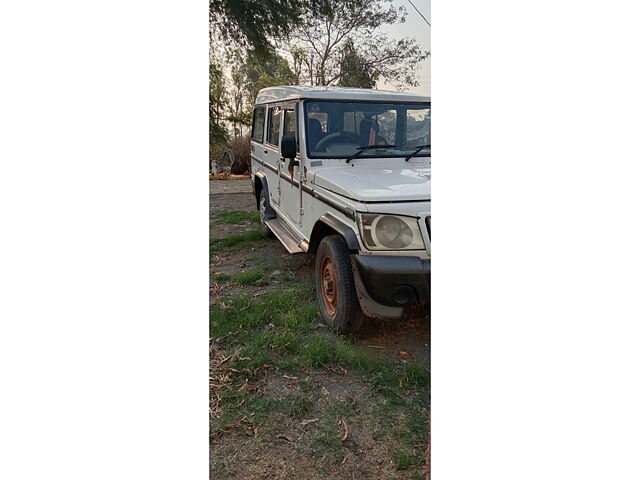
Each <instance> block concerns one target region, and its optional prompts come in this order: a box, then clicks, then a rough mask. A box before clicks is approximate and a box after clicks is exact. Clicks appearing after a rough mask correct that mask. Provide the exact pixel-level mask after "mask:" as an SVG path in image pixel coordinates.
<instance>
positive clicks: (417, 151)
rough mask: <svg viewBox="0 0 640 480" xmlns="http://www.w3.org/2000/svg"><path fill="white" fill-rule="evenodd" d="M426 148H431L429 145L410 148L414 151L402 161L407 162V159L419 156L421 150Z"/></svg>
mask: <svg viewBox="0 0 640 480" xmlns="http://www.w3.org/2000/svg"><path fill="white" fill-rule="evenodd" d="M427 147H431V145H418V146H416V147H412V148H415V149H416V151H415V152H412V153H410V154H409V155H407V158H405V159H404V161H405V162H408V161H409V159H411V158H413V157H415V156H416V155H417V154H419V153H420V150H422V149H423V148H427ZM429 156H431V154H429Z"/></svg>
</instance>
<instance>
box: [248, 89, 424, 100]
mask: <svg viewBox="0 0 640 480" xmlns="http://www.w3.org/2000/svg"><path fill="white" fill-rule="evenodd" d="M302 98H317V99H323V100H370V101H377V102H381V101H382V102H429V101H431V97H428V96H426V95H418V94H415V93H402V92H391V91H388V90H374V89H371V88H348V87H301V86H291V85H283V86H280V87H268V88H263V89H262V90H260V91H259V92H258V97H257V98H256V105H259V104H262V103H271V102H283V101H287V100H299V99H302Z"/></svg>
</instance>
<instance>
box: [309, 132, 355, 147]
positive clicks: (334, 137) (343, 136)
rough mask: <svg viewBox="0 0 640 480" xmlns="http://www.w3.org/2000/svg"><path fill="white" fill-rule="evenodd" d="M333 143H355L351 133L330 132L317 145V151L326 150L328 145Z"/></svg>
mask: <svg viewBox="0 0 640 480" xmlns="http://www.w3.org/2000/svg"><path fill="white" fill-rule="evenodd" d="M333 143H354V141H353V138H352V137H351V135H350V134H348V133H345V132H336V133H330V134H329V135H327V136H326V137H324V138H323V139H322V140H320V141H319V142H318V144H317V145H316V148H315V150H316V152H324V151H326V150H327V147H328V146H329V145H331V144H333Z"/></svg>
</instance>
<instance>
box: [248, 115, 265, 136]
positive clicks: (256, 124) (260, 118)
mask: <svg viewBox="0 0 640 480" xmlns="http://www.w3.org/2000/svg"><path fill="white" fill-rule="evenodd" d="M264 110H265V108H264V107H256V108H255V109H254V110H253V128H252V130H251V139H252V140H255V141H256V142H260V143H262V140H263V139H264Z"/></svg>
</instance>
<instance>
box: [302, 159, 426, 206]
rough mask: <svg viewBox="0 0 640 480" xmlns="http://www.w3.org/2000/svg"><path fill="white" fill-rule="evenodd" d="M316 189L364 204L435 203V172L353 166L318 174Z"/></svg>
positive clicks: (418, 169)
mask: <svg viewBox="0 0 640 480" xmlns="http://www.w3.org/2000/svg"><path fill="white" fill-rule="evenodd" d="M313 183H314V184H315V185H317V186H319V187H322V188H325V189H327V190H330V191H332V192H334V193H337V194H339V195H342V196H344V197H348V198H351V199H353V200H359V201H361V202H402V201H415V200H430V199H431V168H428V167H415V166H411V165H405V166H397V167H396V166H392V167H389V166H384V167H381V166H363V165H359V166H353V167H343V166H341V167H336V168H327V169H322V170H320V171H317V172H316V174H315V178H314V182H313Z"/></svg>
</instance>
